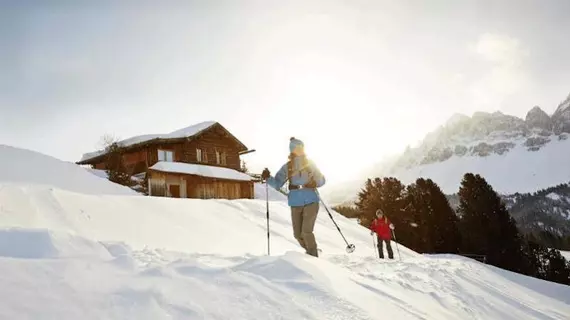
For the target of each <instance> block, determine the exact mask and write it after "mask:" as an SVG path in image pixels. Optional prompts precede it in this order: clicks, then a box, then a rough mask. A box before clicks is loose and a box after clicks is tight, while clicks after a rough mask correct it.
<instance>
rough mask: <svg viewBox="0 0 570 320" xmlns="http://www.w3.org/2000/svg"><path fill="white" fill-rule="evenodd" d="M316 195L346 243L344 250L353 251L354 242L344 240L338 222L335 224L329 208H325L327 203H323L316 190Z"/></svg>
mask: <svg viewBox="0 0 570 320" xmlns="http://www.w3.org/2000/svg"><path fill="white" fill-rule="evenodd" d="M317 196H318V197H319V200H321V203H322V204H323V206H324V207H325V210H326V211H327V213H328V214H329V217H330V218H331V220H332V222H333V223H334V225H335V226H336V229H337V230H338V232H339V233H340V235H341V237H342V239H343V240H344V242H345V243H346V252H348V253H352V252H354V250H355V249H356V247H355V246H354V244H349V243H348V241H346V238H345V237H344V235H343V234H342V231H340V228H339V226H338V224H336V221H334V218H333V216H332V214H331V212H330V211H329V208H327V205H326V204H325V202H324V201H323V199H322V198H321V195H320V194H319V193H318V191H317Z"/></svg>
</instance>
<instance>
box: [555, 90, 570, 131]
mask: <svg viewBox="0 0 570 320" xmlns="http://www.w3.org/2000/svg"><path fill="white" fill-rule="evenodd" d="M552 122H553V128H554V132H555V133H556V134H560V133H562V132H569V133H570V95H568V97H567V98H566V100H564V101H563V102H562V103H561V104H560V105H559V106H558V108H556V111H554V114H552Z"/></svg>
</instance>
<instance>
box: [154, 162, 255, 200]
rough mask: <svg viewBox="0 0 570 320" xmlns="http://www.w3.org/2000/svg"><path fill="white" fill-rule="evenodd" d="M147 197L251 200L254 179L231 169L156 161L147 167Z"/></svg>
mask: <svg viewBox="0 0 570 320" xmlns="http://www.w3.org/2000/svg"><path fill="white" fill-rule="evenodd" d="M148 174H149V176H148V188H149V195H150V196H163V197H173V198H199V199H253V198H254V185H253V184H254V181H253V180H254V178H253V177H251V176H249V175H247V174H245V173H242V172H240V171H237V170H235V169H231V168H227V167H218V166H208V165H201V164H191V163H183V162H165V161H159V162H157V163H156V164H155V165H153V166H152V167H150V168H149V169H148Z"/></svg>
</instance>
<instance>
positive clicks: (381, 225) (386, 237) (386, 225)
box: [370, 209, 394, 259]
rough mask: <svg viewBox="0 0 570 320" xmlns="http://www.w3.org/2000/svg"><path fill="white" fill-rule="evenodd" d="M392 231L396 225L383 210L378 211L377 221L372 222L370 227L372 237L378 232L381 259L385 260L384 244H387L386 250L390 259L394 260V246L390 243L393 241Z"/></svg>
mask: <svg viewBox="0 0 570 320" xmlns="http://www.w3.org/2000/svg"><path fill="white" fill-rule="evenodd" d="M390 229H392V230H394V225H393V224H392V223H391V222H390V220H388V217H386V216H385V215H384V212H383V211H382V209H378V210H376V219H374V220H373V221H372V224H371V225H370V230H372V231H371V232H370V234H371V235H374V232H376V237H377V238H378V254H379V255H380V259H384V250H383V244H382V242H385V243H386V249H387V250H388V258H390V259H394V253H393V252H392V246H391V245H390V241H391V240H392V233H391V232H390Z"/></svg>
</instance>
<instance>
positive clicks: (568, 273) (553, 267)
mask: <svg viewBox="0 0 570 320" xmlns="http://www.w3.org/2000/svg"><path fill="white" fill-rule="evenodd" d="M546 257H547V259H548V265H547V266H546V270H545V271H546V277H545V279H546V280H548V281H553V282H558V283H562V284H567V285H570V264H569V263H568V261H566V259H565V258H564V257H563V256H562V254H560V251H558V250H556V249H549V250H548V253H547V255H546Z"/></svg>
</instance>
